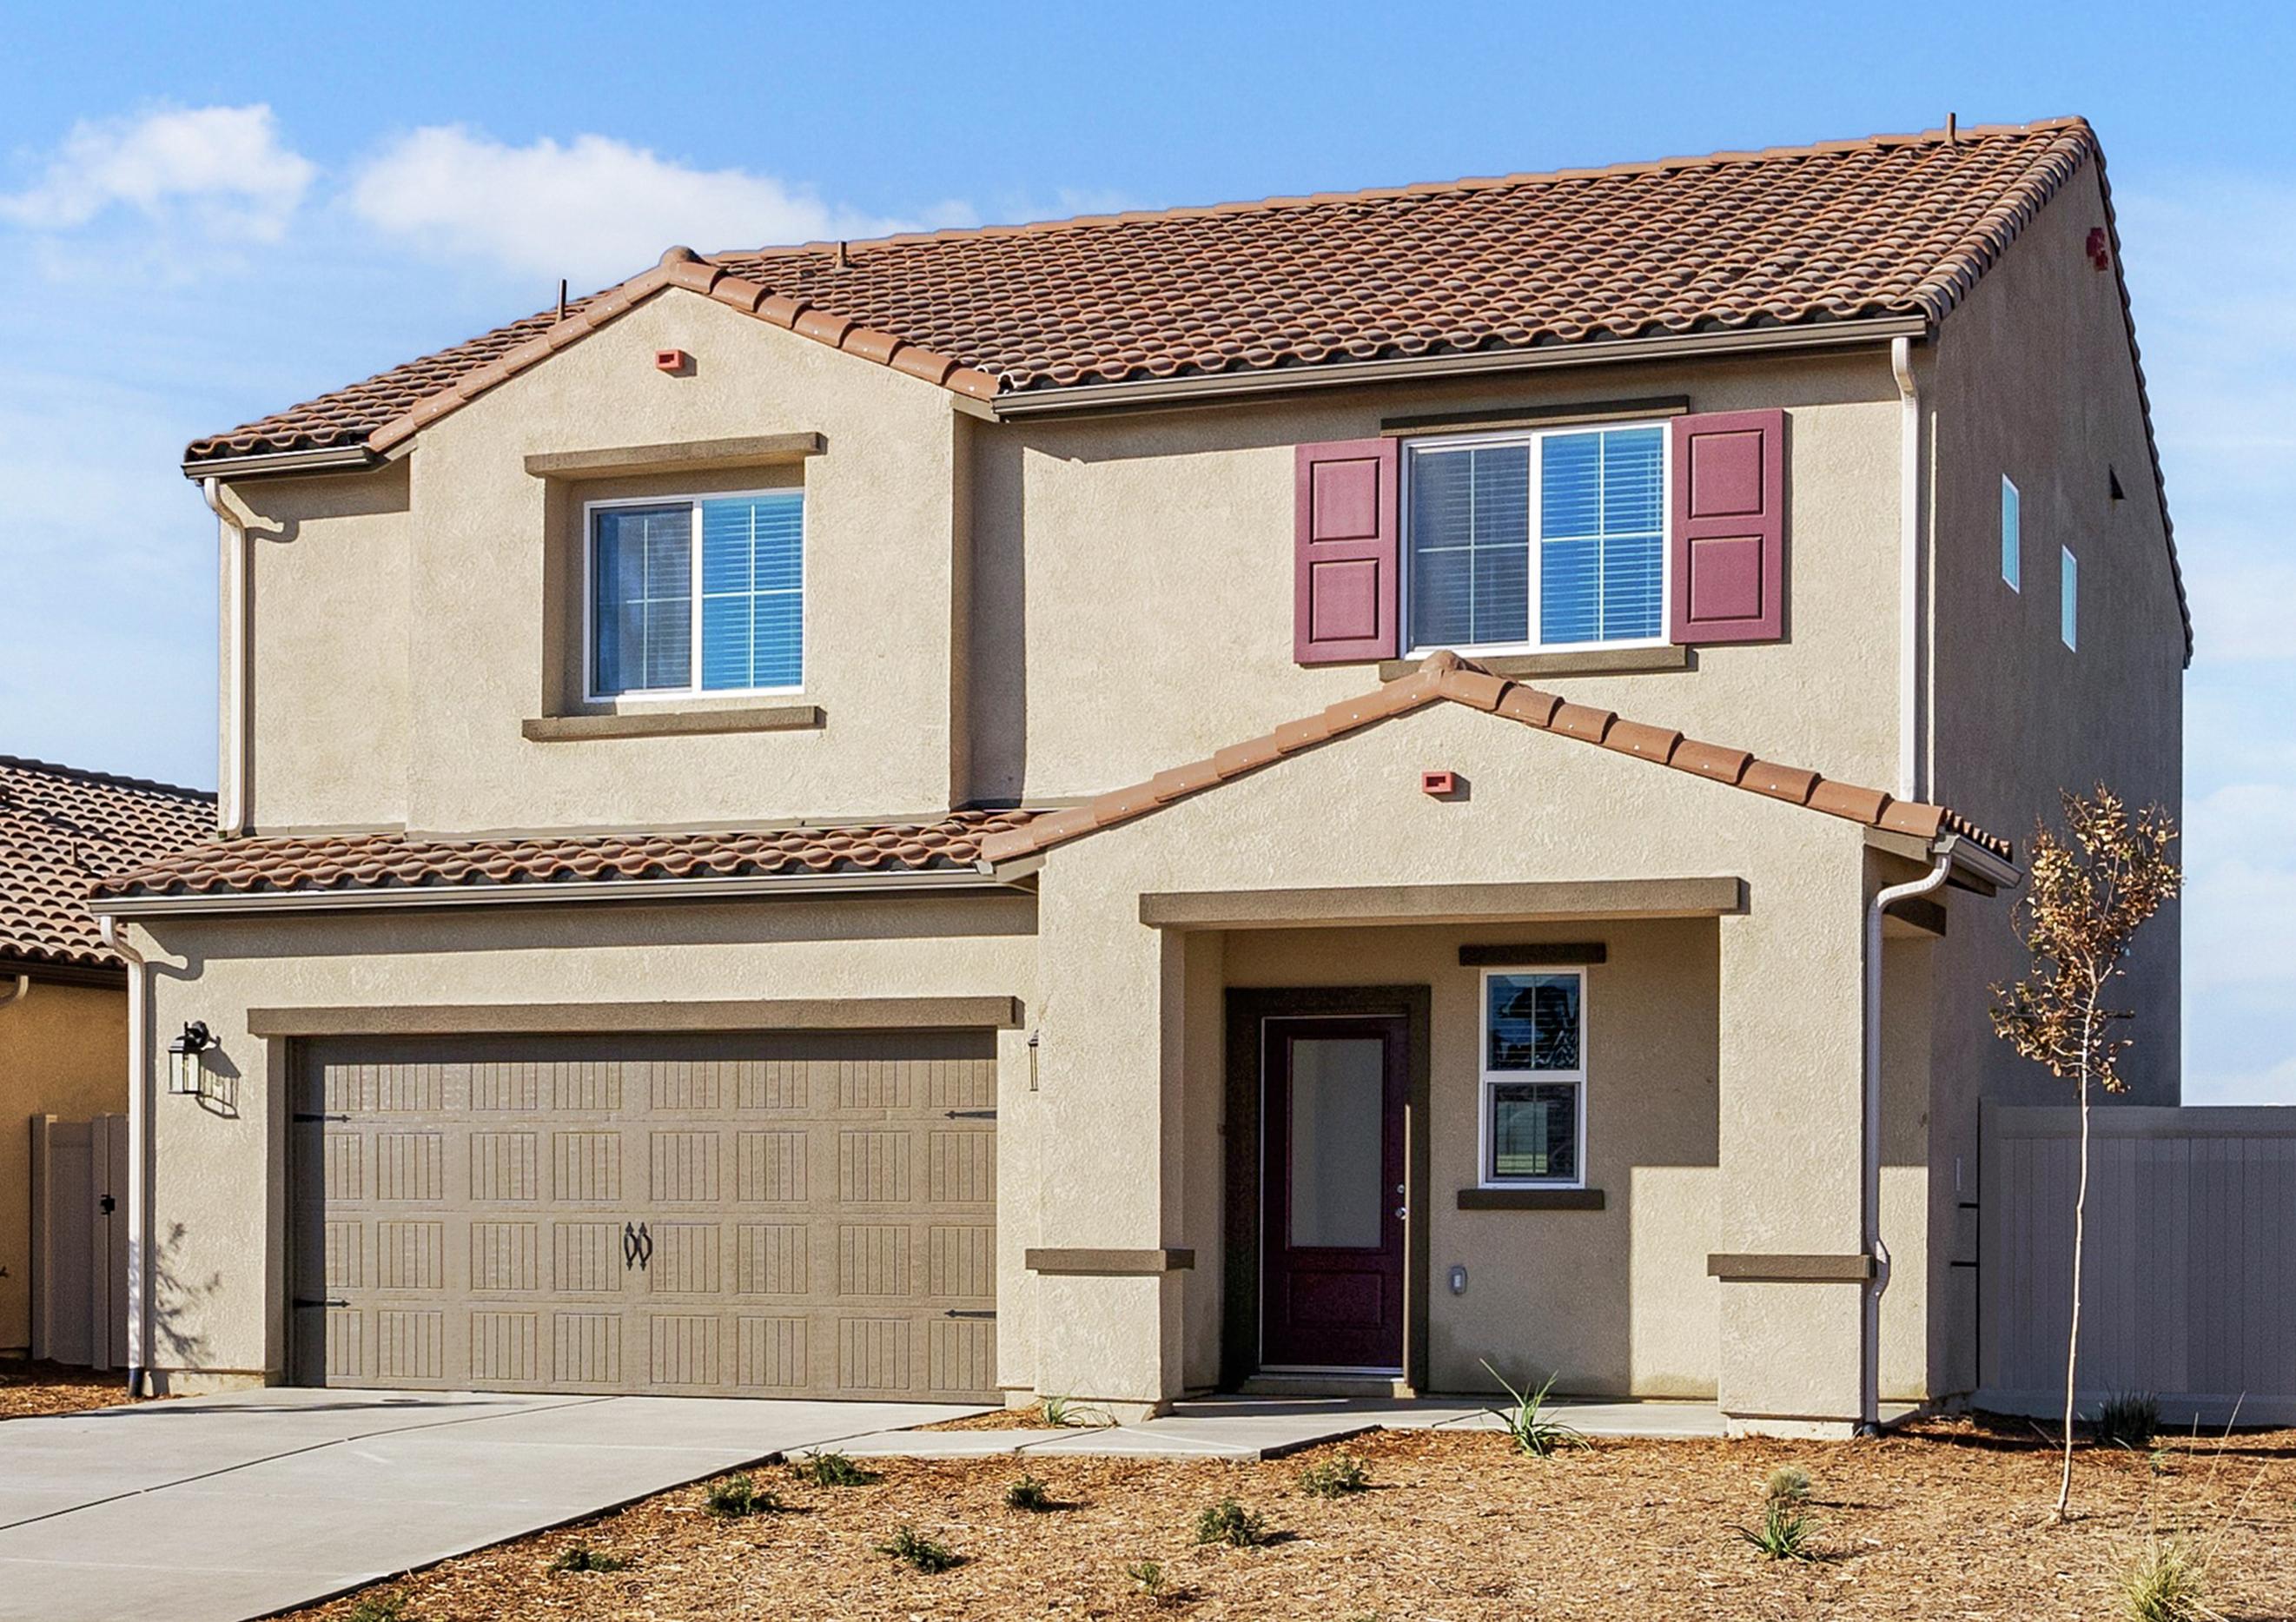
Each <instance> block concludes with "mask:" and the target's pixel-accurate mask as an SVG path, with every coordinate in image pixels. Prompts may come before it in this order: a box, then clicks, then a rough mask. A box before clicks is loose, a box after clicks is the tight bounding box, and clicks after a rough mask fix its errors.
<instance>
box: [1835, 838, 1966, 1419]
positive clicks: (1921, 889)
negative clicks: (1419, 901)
mask: <svg viewBox="0 0 2296 1622" xmlns="http://www.w3.org/2000/svg"><path fill="white" fill-rule="evenodd" d="M1951 872H1953V857H1952V856H1951V855H1950V854H1949V853H1948V854H1947V855H1943V856H1939V857H1938V859H1937V865H1936V866H1935V867H1932V868H1931V869H1930V871H1929V872H1926V873H1924V874H1923V875H1922V876H1921V877H1920V878H1918V879H1915V880H1913V881H1911V882H1909V883H1905V884H1892V885H1890V886H1889V887H1888V888H1887V889H1882V890H1879V891H1877V892H1875V894H1874V900H1873V904H1872V905H1870V906H1868V907H1867V908H1866V1118H1865V1123H1864V1128H1863V1130H1862V1132H1861V1133H1860V1141H1861V1143H1863V1146H1864V1149H1865V1164H1864V1166H1863V1167H1862V1168H1861V1173H1860V1177H1859V1181H1858V1189H1857V1219H1858V1230H1859V1231H1858V1235H1857V1242H1858V1249H1859V1250H1860V1252H1861V1253H1862V1254H1864V1255H1866V1256H1868V1257H1872V1258H1873V1262H1874V1272H1873V1276H1871V1277H1870V1278H1868V1279H1867V1280H1866V1321H1865V1327H1864V1331H1863V1332H1862V1333H1861V1334H1860V1335H1859V1337H1858V1340H1859V1345H1860V1349H1861V1356H1860V1359H1859V1365H1858V1371H1857V1420H1858V1429H1859V1430H1860V1431H1861V1432H1864V1433H1866V1434H1869V1435H1870V1434H1872V1433H1873V1432H1874V1431H1875V1430H1878V1429H1880V1428H1881V1423H1882V1291H1883V1290H1887V1289H1888V1288H1889V1287H1890V1248H1889V1246H1887V1245H1885V1244H1883V1243H1882V913H1886V912H1888V911H1889V910H1890V908H1891V907H1893V906H1895V905H1897V904H1898V902H1900V901H1904V900H1907V899H1908V898H1910V897H1915V896H1926V895H1928V894H1929V893H1930V892H1931V890H1933V889H1937V888H1938V887H1939V885H1941V884H1943V883H1944V882H1945V881H1946V879H1947V877H1948V875H1949V874H1950V873H1951Z"/></svg>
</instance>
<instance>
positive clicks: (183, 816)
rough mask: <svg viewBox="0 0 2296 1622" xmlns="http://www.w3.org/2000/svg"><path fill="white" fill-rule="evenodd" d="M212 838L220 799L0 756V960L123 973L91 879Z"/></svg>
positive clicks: (123, 965) (135, 865)
mask: <svg viewBox="0 0 2296 1622" xmlns="http://www.w3.org/2000/svg"><path fill="white" fill-rule="evenodd" d="M214 837H215V796H214V795H212V794H201V793H199V792H197V791H194V790H191V789H176V788H169V787H168V786H167V785H166V784H164V783H156V782H143V781H141V780H139V779H136V778H132V777H114V776H111V775H109V774H105V773H102V772H84V771H79V770H77V769H75V768H73V767H71V766H50V765H48V764H46V763H45V762H44V761H38V760H20V759H17V758H13V757H9V756H0V960H8V959H14V960H18V961H21V962H24V963H58V964H67V965H70V966H73V967H78V968H93V969H118V968H122V967H125V964H124V963H123V962H122V960H121V959H120V957H119V954H117V953H115V952H113V951H111V949H110V948H109V947H107V946H105V945H104V944H103V938H102V932H101V931H100V930H99V929H98V927H97V924H96V922H95V916H94V913H91V912H90V911H89V910H88V905H87V894H88V887H89V884H90V882H91V881H94V880H97V879H101V878H102V877H103V876H105V875H107V874H111V873H115V872H121V871H124V870H127V869H130V868H135V867H138V866H141V865H143V864H145V863H148V862H152V861H156V860H159V859H160V858H162V857H165V856H170V855H172V854H173V853H175V852H177V851H180V850H182V849H184V848H186V847H188V846H191V845H194V844H196V843H198V842H199V841H200V840H204V839H212V838H214Z"/></svg>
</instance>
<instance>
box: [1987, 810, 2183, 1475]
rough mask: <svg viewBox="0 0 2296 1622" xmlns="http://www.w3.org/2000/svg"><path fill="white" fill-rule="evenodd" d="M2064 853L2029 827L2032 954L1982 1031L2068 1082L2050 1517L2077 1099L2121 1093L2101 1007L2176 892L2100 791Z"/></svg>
mask: <svg viewBox="0 0 2296 1622" xmlns="http://www.w3.org/2000/svg"><path fill="white" fill-rule="evenodd" d="M2062 800H2063V803H2064V815H2065V826H2066V828H2067V830H2068V831H2069V832H2070V833H2071V840H2070V842H2068V841H2067V840H2061V839H2059V838H2058V837H2057V836H2056V835H2055V834H2054V833H2053V832H2051V831H2049V829H2047V828H2046V827H2044V826H2042V825H2041V824H2039V823H2035V825H2034V829H2033V854H2032V861H2031V864H2030V878H2029V881H2028V886H2027V889H2026V891H2025V894H2024V896H2023V897H2022V898H2021V899H2020V901H2019V902H2018V904H2017V908H2016V912H2015V914H2014V917H2015V923H2016V927H2017V930H2018V933H2019V935H2020V936H2021V938H2023V940H2024V943H2025V946H2026V949H2027V950H2028V951H2030V953H2031V954H2032V958H2033V971H2032V975H2031V977H2030V979H2021V980H2019V981H2018V982H2017V983H2016V984H2015V985H2013V986H1995V987H1993V1031H1994V1034H1995V1035H1996V1036H1999V1037H2000V1038H2001V1039H2002V1040H2003V1041H2005V1042H2006V1043H2008V1044H2010V1045H2011V1046H2013V1047H2014V1048H2015V1049H2016V1050H2017V1052H2018V1053H2021V1054H2022V1055H2023V1056H2024V1057H2026V1058H2028V1059H2030V1060H2032V1061H2034V1062H2035V1063H2036V1064H2040V1065H2045V1066H2046V1067H2047V1069H2048V1071H2049V1073H2050V1074H2051V1075H2053V1076H2055V1077H2061V1078H2062V1079H2066V1080H2070V1081H2071V1082H2072V1084H2073V1085H2074V1087H2075V1089H2076V1091H2077V1094H2078V1095H2079V1100H2080V1181H2079V1190H2078V1192H2076V1194H2075V1195H2074V1198H2073V1297H2072V1308H2073V1311H2072V1328H2071V1333H2070V1337H2069V1339H2067V1341H2066V1345H2065V1434H2064V1443H2065V1457H2064V1470H2063V1472H2062V1476H2061V1477H2060V1479H2059V1480H2058V1483H2057V1510H2056V1518H2057V1519H2058V1520H2064V1519H2065V1518H2066V1516H2067V1515H2068V1514H2069V1513H2070V1512H2071V1503H2072V1490H2073V1384H2074V1371H2075V1364H2076V1361H2077V1359H2078V1358H2079V1353H2080V1300H2081V1296H2080V1275H2081V1238H2082V1232H2081V1230H2082V1222H2083V1218H2084V1217H2085V1216H2086V1215H2087V1206H2088V1110H2089V1089H2090V1087H2091V1086H2092V1085H2095V1086H2100V1087H2103V1089H2104V1090H2105V1091H2106V1092H2108V1093H2125V1092H2127V1091H2128V1082H2127V1081H2125V1080H2123V1079H2122V1077H2121V1075H2120V1059H2121V1055H2122V1054H2124V1053H2127V1052H2128V1048H2129V1046H2130V1045H2131V1043H2130V1039H2129V1038H2128V1036H2122V1035H2118V1034H2116V1028H2118V1027H2121V1026H2124V1025H2126V1024H2127V1023H2128V1020H2130V1019H2132V1018H2133V1017H2134V1016H2133V1015H2132V1014H2131V1013H2130V1012H2129V1011H2128V1010H2127V1009H2121V1008H2112V1007H2108V1006H2107V1005H2106V1003H2105V994H2106V991H2107V989H2108V988H2109V987H2111V986H2112V982H2113V981H2114V980H2115V979H2119V978H2120V975H2121V974H2122V973H2123V972H2125V971H2126V966H2127V959H2128V948H2129V945H2130V942H2131V941H2132V940H2133V939H2134V938H2135V937H2136V931H2137V930H2139V929H2140V928H2142V927H2143V925H2144V922H2145V921H2146V920H2148V919H2150V918H2151V917H2152V916H2153V913H2157V912H2159V911H2160V910H2161V905H2163V904H2164V903H2166V902H2167V901H2168V900H2169V897H2173V896H2174V895H2175V894H2176V893H2177V885H2178V883H2179V882H2180V880H2181V875H2180V874H2179V873H2178V872H2177V863H2176V859H2175V857H2174V856H2172V855H2171V854H2170V848H2171V847H2172V846H2173V845H2175V843H2176V840H2177V828H2176V824H2175V823H2174V822H2173V821H2172V820H2171V819H2170V818H2169V815H2168V813H2167V812H2165V811H2163V810H2161V808H2160V807H2158V806H2149V807H2145V808H2144V810H2142V811H2139V812H2136V813H2135V814H2133V815H2132V814H2131V813H2130V812H2129V810H2128V807H2126V806H2125V805H2123V804H2122V803H2121V800H2120V796H2118V795H2116V794H2114V793H2113V792H2112V790H2110V789H2108V788H2106V787H2105V786H2104V785H2103V783H2099V784H2097V786H2096V792H2095V794H2094V795H2093V796H2091V797H2089V798H2087V799H2083V798H2081V797H2080V796H2079V795H2076V794H2072V793H2070V792H2068V793H2065V794H2064V795H2063V796H2062Z"/></svg>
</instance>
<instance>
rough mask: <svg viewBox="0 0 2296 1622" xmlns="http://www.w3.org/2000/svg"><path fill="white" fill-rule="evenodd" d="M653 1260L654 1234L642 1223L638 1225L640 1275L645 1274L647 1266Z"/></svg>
mask: <svg viewBox="0 0 2296 1622" xmlns="http://www.w3.org/2000/svg"><path fill="white" fill-rule="evenodd" d="M652 1260H653V1234H652V1233H650V1232H649V1231H648V1230H647V1228H646V1225H645V1224H644V1223H643V1222H642V1223H640V1224H638V1271H639V1272H640V1273H644V1271H645V1270H646V1266H647V1265H648V1264H649V1263H651V1262H652Z"/></svg>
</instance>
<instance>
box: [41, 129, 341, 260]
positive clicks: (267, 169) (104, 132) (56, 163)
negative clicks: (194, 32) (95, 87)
mask: <svg viewBox="0 0 2296 1622" xmlns="http://www.w3.org/2000/svg"><path fill="white" fill-rule="evenodd" d="M317 172H318V171H317V169H316V168H315V167H314V166H313V165H312V163H311V162H310V160H307V159H306V158H304V157H303V156H302V155H301V154H300V153H299V152H295V151H293V150H292V149H291V148H290V147H288V146H287V145H286V144H285V143H283V141H282V140H281V139H280V135H279V127H278V123H277V121H276V120H275V119H274V118H273V117H272V113H271V109H270V108H268V107H266V106H262V105H260V104H258V105H255V106H249V107H197V108H189V109H178V108H163V109H161V110H160V111H154V112H148V113H144V114H142V115H140V116H138V117H135V118H126V119H100V120H94V121H82V122H80V123H78V124H75V125H73V126H72V128H71V133H70V134H69V135H66V136H65V137H64V139H63V141H62V143H61V144H60V145H59V146H58V147H57V148H56V150H55V151H54V152H53V153H52V154H51V155H50V156H49V158H48V160H47V162H46V165H45V171H44V172H43V174H42V175H41V176H40V178H39V179H38V180H37V181H36V182H35V183H34V184H32V185H30V186H29V188H27V189H26V190H24V191H21V192H16V193H8V194H6V195H0V219H8V220H12V221H14V222H15V223H17V224H18V225H26V226H29V227H30V228H32V229H33V230H36V231H44V232H59V231H68V230H71V229H73V228H76V227H78V226H82V225H89V224H91V223H93V222H94V221H95V220H96V219H98V218H99V217H102V216H103V215H104V214H106V213H108V212H110V211H111V210H112V209H117V208H127V209H134V210H135V211H136V212H137V213H139V214H142V215H143V216H145V217H148V218H151V219H153V220H160V221H176V220H182V221H186V222H189V223H191V224H193V225H197V226H198V227H199V228H200V229H201V230H203V231H205V232H207V233H209V234H212V235H215V236H217V237H225V238H233V237H251V238H254V239H256V240H258V241H262V242H276V241H277V240H278V239H279V237H280V235H281V234H282V233H283V232H284V231H285V229H286V225H287V221H288V219H289V217H291V215H292V214H293V213H294V211H295V209H296V207H297V205H298V204H299V203H300V202H301V201H302V199H303V193H305V192H306V191H307V189H308V188H309V186H310V184H311V181H312V179H313V178H314V176H316V174H317Z"/></svg>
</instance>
